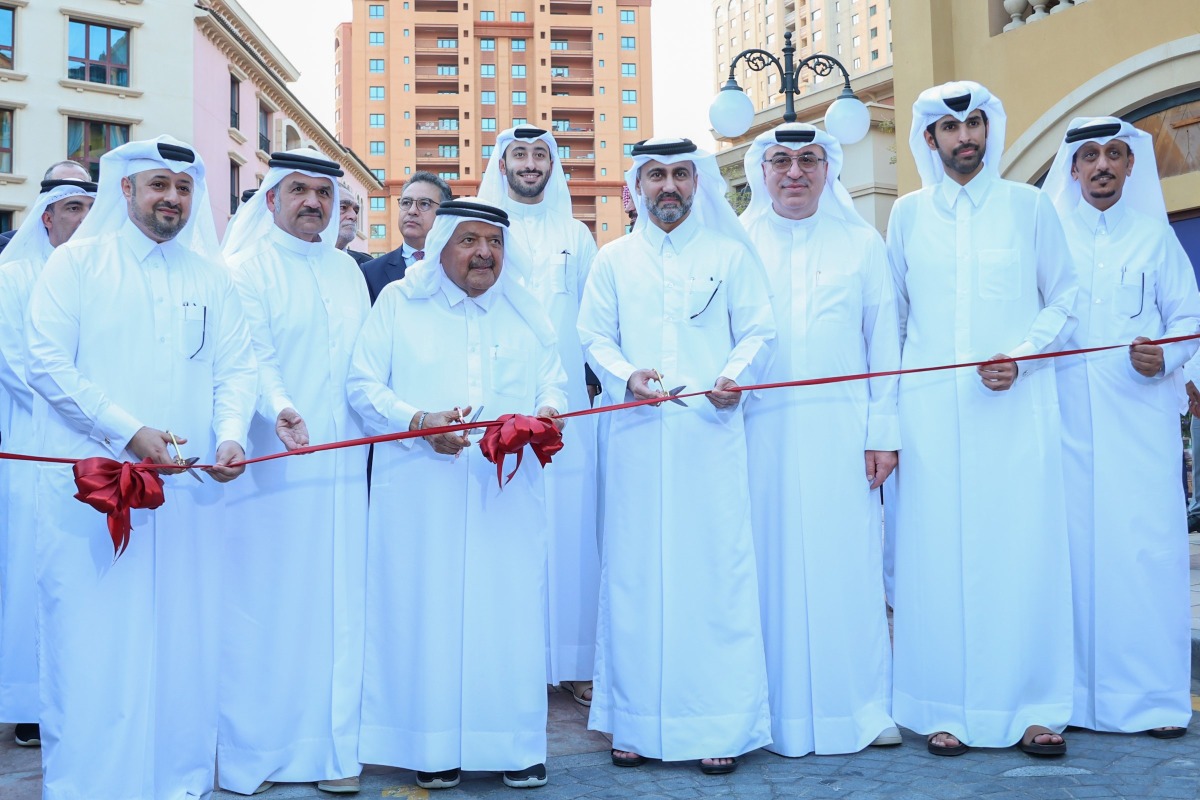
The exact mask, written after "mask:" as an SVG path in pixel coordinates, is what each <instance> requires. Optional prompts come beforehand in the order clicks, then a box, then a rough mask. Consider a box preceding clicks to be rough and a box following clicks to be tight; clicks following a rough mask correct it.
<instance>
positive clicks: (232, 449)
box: [204, 441, 246, 483]
mask: <svg viewBox="0 0 1200 800" xmlns="http://www.w3.org/2000/svg"><path fill="white" fill-rule="evenodd" d="M245 459H246V453H245V451H243V450H242V446H241V445H240V444H238V443H237V442H230V441H225V442H221V444H220V445H219V446H218V447H217V461H216V463H215V464H213V466H211V467H208V468H207V469H205V470H204V471H205V472H207V473H208V475H209V477H210V478H212V479H213V480H214V481H216V482H217V483H229V482H230V481H231V480H233V479H234V478H236V477H237V476H239V475H241V474H242V473H243V472H245V471H246V465H245V464H242V465H240V466H236V467H230V466H227V465H228V464H232V463H234V462H235V461H245Z"/></svg>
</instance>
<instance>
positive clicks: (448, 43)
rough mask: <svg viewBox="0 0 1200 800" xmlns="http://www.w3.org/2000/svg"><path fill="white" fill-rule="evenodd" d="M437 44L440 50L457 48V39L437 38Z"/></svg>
mask: <svg viewBox="0 0 1200 800" xmlns="http://www.w3.org/2000/svg"><path fill="white" fill-rule="evenodd" d="M437 46H438V48H439V49H441V50H457V49H458V39H438V40H437Z"/></svg>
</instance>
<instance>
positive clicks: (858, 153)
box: [711, 0, 896, 231]
mask: <svg viewBox="0 0 1200 800" xmlns="http://www.w3.org/2000/svg"><path fill="white" fill-rule="evenodd" d="M891 6H892V3H891V0H712V3H711V13H712V20H713V22H712V24H713V48H714V52H713V56H714V57H713V64H714V68H715V70H716V72H715V74H714V76H713V92H714V94H715V93H716V91H717V89H718V88H719V87H720V86H721V85H723V84H724V83H725V81H726V80H727V79H728V78H729V67H730V64H731V63H732V62H733V61H734V59H736V58H737V55H738V54H739V53H741V52H742V51H744V50H747V49H751V48H759V49H762V50H766V51H768V52H770V53H772V54H773V55H774V56H775V57H776V58H778V59H779V61H780V63H781V64H782V62H783V46H784V35H785V34H787V33H790V34H791V37H792V39H791V40H792V45H793V46H794V47H795V48H796V53H795V62H796V64H799V63H800V62H801V61H802V60H803V59H805V58H808V57H809V56H813V55H817V54H825V55H830V56H833V57H834V58H836V59H837V60H838V61H840V62H841V63H842V64H843V65H844V66H845V67H846V70H847V72H849V74H850V80H851V87H852V88H853V89H854V91H855V93H856V94H857V95H858V99H860V100H862V101H863V102H864V103H866V105H867V108H868V109H869V110H870V112H871V121H872V125H871V129H870V131H869V132H868V134H867V136H866V138H864V139H863V140H862V141H860V142H857V143H855V144H852V145H848V146H846V147H845V163H844V166H843V169H842V177H841V179H842V183H843V185H845V186H846V188H847V190H848V191H849V192H850V196H851V197H852V198H853V200H854V205H855V208H856V209H857V210H858V212H859V213H860V214H861V215H862V216H863V218H864V219H866V220H867V221H868V222H870V223H871V224H872V225H874V226H875V227H876V228H877V229H879V230H880V231H882V230H883V229H884V228H885V227H886V225H887V219H888V216H889V214H890V213H891V208H892V203H893V202H895V199H896V158H895V154H896V136H895V130H894V121H895V101H894V99H893V88H892V33H891V19H892V9H891ZM734 77H735V78H736V80H737V82H738V85H739V86H741V87H742V89H743V90H744V91H745V92H746V94H747V95H748V96H749V97H750V100H751V101H752V102H753V104H754V108H755V109H756V113H755V115H754V122H753V123H752V124H751V126H750V130H748V131H747V132H746V133H745V134H744V135H742V136H740V137H738V138H736V139H722V138H720V137H719V136H718V137H717V141H718V153H717V163H718V164H719V165H720V166H721V170H722V172H723V173H724V175H725V178H726V180H727V181H728V182H729V185H730V188H731V190H732V192H734V193H743V194H744V193H745V192H747V191H749V190H748V187H747V183H746V176H745V174H744V171H743V168H742V159H743V158H744V157H745V155H746V149H747V148H748V147H749V144H750V142H751V141H753V140H754V137H755V136H757V135H758V134H760V133H762V132H763V131H766V130H768V129H770V128H773V127H774V126H776V125H779V124H780V123H782V122H783V113H784V97H783V95H782V94H781V93H780V84H781V76H780V72H779V70H778V69H776V68H775V67H774V66H767V68H766V69H764V70H761V71H756V70H753V69H751V68H750V67H749V66H748V63H747V61H746V60H745V59H743V60H741V61H739V62H738V63H737V66H736V69H735V73H734ZM842 85H843V76H842V74H841V72H839V71H837V70H835V71H834V72H833V73H832V74H830V75H828V76H820V75H818V74H817V73H815V72H814V71H813V70H811V69H807V68H806V69H802V70H801V71H800V75H799V88H800V92H801V94H800V96H798V97H797V98H796V100H795V104H796V114H797V119H798V121H800V122H808V123H811V124H814V125H818V126H819V125H822V124H823V120H824V117H825V111H826V109H828V108H829V106H830V104H831V103H833V101H834V100H836V99H837V98H838V95H839V94H840V93H841V90H842ZM746 201H747V200H746V198H745V197H744V196H743V198H742V199H741V200H740V201H738V200H737V199H735V200H734V205H735V207H740V206H741V205H744V203H745V202H746Z"/></svg>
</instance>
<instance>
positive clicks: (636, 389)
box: [626, 369, 667, 400]
mask: <svg viewBox="0 0 1200 800" xmlns="http://www.w3.org/2000/svg"><path fill="white" fill-rule="evenodd" d="M658 380H660V378H659V374H658V370H656V369H639V370H636V371H634V373H633V374H632V375H630V376H629V381H628V383H626V386H628V387H629V391H630V393H631V394H633V397H634V399H635V400H651V399H653V398H655V397H666V396H667V393H666V392H664V391H662V390H661V389H654V388H651V386H650V381H658Z"/></svg>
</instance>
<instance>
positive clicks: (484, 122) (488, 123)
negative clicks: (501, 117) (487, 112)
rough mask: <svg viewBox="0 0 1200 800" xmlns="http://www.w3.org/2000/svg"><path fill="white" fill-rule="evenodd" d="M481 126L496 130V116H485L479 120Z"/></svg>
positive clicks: (484, 128)
mask: <svg viewBox="0 0 1200 800" xmlns="http://www.w3.org/2000/svg"><path fill="white" fill-rule="evenodd" d="M479 126H480V129H481V130H485V131H494V130H496V118H495V117H484V118H483V119H481V120H479Z"/></svg>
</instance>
